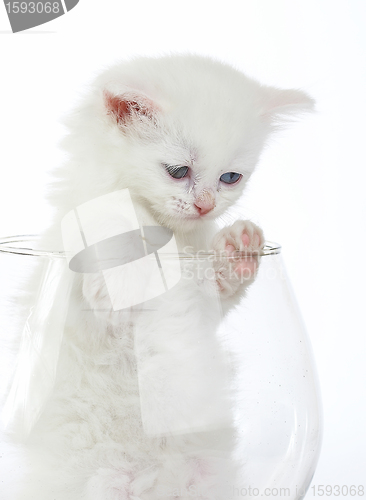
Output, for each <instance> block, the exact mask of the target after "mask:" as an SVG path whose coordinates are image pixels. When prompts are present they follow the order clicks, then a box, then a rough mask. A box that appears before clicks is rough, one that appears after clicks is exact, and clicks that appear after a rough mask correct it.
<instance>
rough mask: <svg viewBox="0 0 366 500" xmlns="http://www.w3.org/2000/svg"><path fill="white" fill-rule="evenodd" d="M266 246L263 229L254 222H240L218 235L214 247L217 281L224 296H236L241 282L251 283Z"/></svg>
mask: <svg viewBox="0 0 366 500" xmlns="http://www.w3.org/2000/svg"><path fill="white" fill-rule="evenodd" d="M263 245H264V237H263V231H262V230H261V229H260V228H259V227H258V226H256V225H255V224H253V222H250V221H247V220H246V221H241V220H239V221H236V222H235V223H234V224H233V225H232V226H230V227H225V228H224V229H222V230H221V231H219V233H218V234H217V235H216V236H215V238H214V241H213V250H214V251H215V252H216V254H217V259H216V260H215V262H214V267H215V275H216V283H217V286H218V288H219V290H220V292H221V295H222V296H223V297H230V296H231V295H233V294H234V293H235V292H236V291H237V290H238V289H239V287H240V286H241V285H243V284H246V285H248V284H250V283H251V282H252V281H253V279H254V278H255V274H256V272H257V270H258V266H259V256H260V251H261V250H262V248H263Z"/></svg>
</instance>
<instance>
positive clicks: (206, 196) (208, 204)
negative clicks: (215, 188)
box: [194, 189, 216, 215]
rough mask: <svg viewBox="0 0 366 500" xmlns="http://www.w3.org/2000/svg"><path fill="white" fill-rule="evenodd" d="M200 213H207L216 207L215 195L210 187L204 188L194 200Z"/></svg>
mask: <svg viewBox="0 0 366 500" xmlns="http://www.w3.org/2000/svg"><path fill="white" fill-rule="evenodd" d="M194 206H195V207H196V208H197V210H198V212H199V214H200V215H205V214H207V213H208V212H210V211H211V210H212V209H213V208H215V206H216V204H215V195H214V193H213V192H212V191H211V190H210V189H204V190H203V191H201V192H200V194H199V195H198V196H197V198H196V199H195V202H194Z"/></svg>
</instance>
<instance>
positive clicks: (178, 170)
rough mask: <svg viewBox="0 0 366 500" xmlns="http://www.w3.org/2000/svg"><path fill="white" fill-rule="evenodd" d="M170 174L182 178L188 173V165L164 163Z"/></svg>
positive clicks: (175, 177)
mask: <svg viewBox="0 0 366 500" xmlns="http://www.w3.org/2000/svg"><path fill="white" fill-rule="evenodd" d="M164 166H165V168H166V169H167V172H168V174H169V175H171V176H172V177H174V179H182V178H183V177H185V176H186V175H187V174H188V170H189V168H188V167H179V166H178V165H164Z"/></svg>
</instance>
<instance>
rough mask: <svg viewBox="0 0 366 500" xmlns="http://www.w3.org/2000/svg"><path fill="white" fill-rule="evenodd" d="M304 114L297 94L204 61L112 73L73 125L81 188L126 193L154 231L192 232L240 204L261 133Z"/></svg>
mask: <svg viewBox="0 0 366 500" xmlns="http://www.w3.org/2000/svg"><path fill="white" fill-rule="evenodd" d="M312 106H313V101H312V100H311V99H310V98H309V97H308V96H307V95H306V94H305V93H303V92H301V91H298V90H279V89H276V88H272V87H266V86H262V85H260V84H259V83H257V82H256V81H254V80H252V79H250V78H247V77H246V76H245V75H243V74H242V73H240V72H239V71H236V70H235V69H233V68H232V67H230V66H228V65H226V64H222V63H219V62H216V61H213V60H211V59H208V58H202V57H198V56H171V57H164V58H159V59H149V58H142V59H136V60H134V61H131V62H129V63H124V64H121V65H118V66H116V67H114V68H112V69H110V70H109V71H107V72H105V73H104V74H103V75H101V76H100V77H99V78H98V79H97V81H96V85H95V87H94V92H93V94H92V96H91V97H90V99H89V100H88V101H87V102H86V103H85V104H84V106H83V109H82V110H81V111H82V112H81V113H79V117H78V118H76V119H75V124H76V126H77V127H78V131H79V139H78V138H77V137H76V138H75V139H74V144H75V145H76V141H77V140H79V142H80V137H81V142H82V143H83V146H82V147H81V146H80V144H78V145H77V147H76V149H77V150H78V151H79V155H78V154H76V155H75V156H76V160H77V161H78V163H79V164H80V163H81V162H82V161H83V162H84V163H85V164H89V172H88V174H87V175H88V176H89V181H86V179H84V180H83V181H82V182H83V185H84V189H87V188H86V185H87V184H88V183H89V184H88V185H90V191H91V193H92V194H93V196H96V195H98V194H103V193H105V192H110V191H113V190H116V189H123V188H126V187H128V188H129V189H130V191H131V193H132V195H133V196H134V197H136V198H137V199H139V201H141V202H142V203H144V204H145V205H146V206H147V207H148V209H149V210H150V211H151V213H152V214H153V215H154V216H155V218H156V219H157V220H158V221H159V222H160V223H161V224H162V225H164V226H167V227H170V228H171V229H173V230H180V231H187V230H191V229H193V228H197V227H199V225H200V224H202V223H203V222H204V221H206V220H208V219H214V218H216V217H218V216H219V215H221V214H222V213H223V212H225V210H226V209H227V208H228V207H230V206H231V205H232V204H233V203H234V202H235V201H236V200H237V199H238V198H239V197H240V195H241V193H242V191H243V189H244V187H245V184H246V182H247V180H248V178H249V177H250V175H251V174H252V172H253V169H254V167H255V165H256V163H257V161H258V158H259V156H260V153H261V151H262V149H263V146H264V143H265V141H266V139H267V137H268V135H269V133H270V132H271V131H272V130H273V129H274V128H275V127H276V126H278V124H279V123H281V122H283V121H284V119H286V117H287V118H288V117H290V116H292V115H294V114H296V113H299V112H302V111H306V110H309V109H311V108H312ZM82 129H83V130H82ZM80 155H81V158H80ZM80 179H81V176H80V177H79V181H80ZM92 183H94V187H93V188H92ZM98 189H99V190H100V192H99V193H98ZM91 193H90V194H91Z"/></svg>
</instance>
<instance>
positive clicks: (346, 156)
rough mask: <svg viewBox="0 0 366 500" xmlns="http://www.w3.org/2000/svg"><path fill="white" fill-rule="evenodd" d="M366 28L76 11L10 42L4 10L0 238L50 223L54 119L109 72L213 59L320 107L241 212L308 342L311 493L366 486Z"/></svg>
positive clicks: (131, 10)
mask: <svg viewBox="0 0 366 500" xmlns="http://www.w3.org/2000/svg"><path fill="white" fill-rule="evenodd" d="M365 28H366V2H365V1H364V0H347V1H343V2H341V1H338V0H306V1H305V0H304V1H298V0H241V1H239V0H237V1H233V0H225V1H222V2H216V3H215V2H213V1H210V2H209V1H207V0H202V1H200V0H194V1H192V0H186V1H185V2H175V1H172V0H170V1H162V0H155V1H147V0H146V1H141V0H129V1H127V0H100V1H97V0H80V3H79V5H77V6H76V7H75V8H74V9H73V10H72V11H71V12H70V13H68V14H67V15H65V16H63V17H61V18H59V19H56V20H54V21H52V22H50V23H48V24H46V25H43V26H40V27H38V28H34V29H33V30H30V31H28V32H24V33H19V34H12V33H11V32H10V25H9V23H8V19H7V16H6V11H5V7H4V6H3V5H2V4H1V5H0V54H1V59H0V61H1V65H0V68H1V69H0V71H1V78H0V142H1V147H0V172H1V174H0V175H1V178H0V213H1V216H0V236H7V235H13V234H24V233H28V234H29V233H37V232H39V231H41V230H42V229H43V228H44V227H45V225H46V224H47V220H48V213H49V212H48V209H47V205H46V203H45V202H44V201H43V199H42V197H43V194H44V191H45V186H46V184H47V178H48V177H47V172H48V171H49V170H50V169H51V168H52V167H53V166H55V165H57V164H58V163H59V162H60V161H61V160H62V153H61V152H60V151H59V150H58V148H57V142H58V141H59V139H60V138H61V137H62V134H63V133H64V129H63V127H62V126H61V125H60V123H59V120H60V118H61V117H62V116H63V115H64V114H65V113H66V112H67V111H68V110H69V109H71V108H72V106H73V103H74V102H75V101H76V100H77V99H78V96H79V95H82V94H83V86H84V85H85V84H86V83H87V82H88V81H90V80H91V78H92V77H93V75H94V74H96V73H98V72H99V71H100V70H101V69H102V67H104V66H108V65H109V64H110V63H111V62H113V61H116V60H118V59H125V58H129V57H131V56H133V55H140V54H142V55H160V54H165V53H168V52H171V51H173V52H185V51H190V52H195V53H199V54H207V55H211V56H214V57H217V58H220V59H222V60H224V61H227V62H230V63H233V64H234V65H235V66H236V67H238V68H239V69H241V70H243V71H244V72H246V73H247V74H249V75H250V76H254V77H256V78H258V79H259V80H261V81H262V82H264V83H267V84H274V85H277V86H280V87H297V88H303V89H304V90H306V91H307V92H309V93H310V94H311V95H312V96H313V97H314V98H315V100H316V101H317V113H316V114H314V115H312V116H308V117H305V118H304V119H303V120H302V121H301V122H299V123H296V124H294V125H293V126H291V128H289V129H288V130H287V131H285V132H282V133H281V135H280V136H277V137H276V138H275V139H274V140H273V141H272V143H271V144H270V147H269V148H268V149H267V151H266V152H265V154H264V155H263V157H262V160H261V162H260V165H259V166H258V169H257V172H256V173H255V174H254V176H253V179H252V181H251V185H250V188H249V190H248V192H247V196H246V199H245V201H244V206H245V210H244V209H243V216H246V217H251V218H252V219H254V220H256V221H258V222H259V223H260V224H261V226H262V227H263V229H264V231H265V234H266V236H267V238H268V239H270V240H274V241H278V242H279V243H281V244H282V246H283V255H284V259H285V263H286V265H287V269H288V273H289V275H290V278H291V281H292V284H293V287H294V289H295V292H296V295H297V298H298V301H299V304H300V307H301V310H302V312H303V316H304V319H305V322H306V324H307V328H308V331H309V335H310V338H311V341H312V344H313V348H314V352H315V357H316V361H317V366H318V372H319V378H320V383H321V390H322V396H323V405H324V441H323V448H322V454H321V457H320V461H319V466H318V469H317V472H316V475H315V477H314V480H313V483H312V484H313V485H316V486H317V485H319V484H323V485H336V484H338V485H348V486H350V485H352V484H354V485H361V484H363V485H364V486H365V487H366V403H365V395H366V390H365V387H366V369H365V367H366V362H365V354H366V349H365V333H366V331H365V330H366V328H365V306H366V304H365V299H366V296H365V295H366V294H365V291H364V287H365V283H366V279H365V278H366V275H365V269H366V265H365V262H366V256H365V255H364V252H365V248H366V245H365V244H366V235H365V212H366V210H365V208H366V202H365V199H366V197H365V189H366V175H365V169H366V155H365V143H366V139H365V135H366V125H365V122H366V99H365V94H366V64H365V61H366V50H365V49H366V29H365ZM0 272H1V266H0ZM0 279H1V277H0ZM311 497H313V492H312V490H309V493H308V495H307V498H311ZM334 498H336V497H334Z"/></svg>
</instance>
